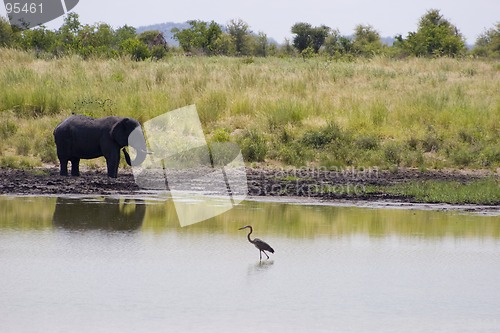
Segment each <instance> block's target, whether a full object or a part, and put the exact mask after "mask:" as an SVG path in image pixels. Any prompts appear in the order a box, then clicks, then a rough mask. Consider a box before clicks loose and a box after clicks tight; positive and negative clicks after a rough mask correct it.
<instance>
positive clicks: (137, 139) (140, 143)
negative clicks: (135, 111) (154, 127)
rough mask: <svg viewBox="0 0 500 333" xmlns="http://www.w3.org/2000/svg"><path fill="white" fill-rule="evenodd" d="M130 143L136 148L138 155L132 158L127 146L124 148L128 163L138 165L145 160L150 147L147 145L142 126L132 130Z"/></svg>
mask: <svg viewBox="0 0 500 333" xmlns="http://www.w3.org/2000/svg"><path fill="white" fill-rule="evenodd" d="M128 145H129V146H130V147H133V148H134V149H135V150H136V156H135V159H134V160H131V158H130V155H129V154H128V152H127V151H126V150H125V148H123V154H124V155H125V161H126V162H127V164H128V165H130V166H138V165H140V164H141V163H142V162H144V160H145V159H146V156H147V154H148V149H147V147H146V140H144V134H143V133H142V130H141V129H140V127H138V128H136V129H135V130H134V131H132V133H131V134H130V136H129V138H128Z"/></svg>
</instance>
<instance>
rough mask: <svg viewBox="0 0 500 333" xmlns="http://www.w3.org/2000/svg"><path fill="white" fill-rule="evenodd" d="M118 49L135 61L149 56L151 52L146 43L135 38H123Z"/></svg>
mask: <svg viewBox="0 0 500 333" xmlns="http://www.w3.org/2000/svg"><path fill="white" fill-rule="evenodd" d="M120 51H121V53H122V54H124V55H129V56H130V57H131V58H132V59H133V60H136V61H139V60H144V59H147V58H149V57H151V52H150V51H149V48H148V47H147V45H146V44H144V43H143V42H141V41H140V40H138V39H136V38H129V39H126V40H124V41H123V42H122V43H121V45H120Z"/></svg>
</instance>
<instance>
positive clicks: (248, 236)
mask: <svg viewBox="0 0 500 333" xmlns="http://www.w3.org/2000/svg"><path fill="white" fill-rule="evenodd" d="M252 232H253V230H252V229H250V232H249V233H248V235H247V238H248V241H249V242H250V243H253V240H252V239H251V238H250V235H251V234H252Z"/></svg>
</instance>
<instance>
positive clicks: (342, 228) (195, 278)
mask: <svg viewBox="0 0 500 333" xmlns="http://www.w3.org/2000/svg"><path fill="white" fill-rule="evenodd" d="M247 224H252V225H253V227H254V229H255V231H254V234H253V235H252V237H253V236H255V237H259V238H261V239H263V240H265V241H267V242H268V243H269V244H270V245H271V246H273V248H274V249H275V250H276V253H274V254H271V255H270V256H271V259H269V260H263V261H262V262H259V252H258V250H257V249H255V248H254V247H253V245H252V244H250V243H249V242H248V241H247V239H246V233H247V232H246V230H243V231H238V230H237V229H238V228H239V227H241V226H244V225H247ZM499 277H500V218H499V217H498V216H478V215H467V214H463V213H459V212H453V211H451V212H436V211H419V210H392V209H366V208H354V207H329V206H308V205H292V204H283V203H264V202H244V203H243V204H242V205H240V206H238V207H237V208H235V209H233V210H231V211H229V212H228V213H226V214H223V215H220V216H218V217H216V218H213V219H211V220H209V221H206V222H203V223H199V224H195V225H192V226H189V227H184V228H181V227H180V226H179V224H178V221H177V217H176V214H175V210H174V207H173V205H172V203H171V202H170V201H166V202H165V201H163V200H153V199H148V200H145V201H143V200H138V201H135V200H133V199H130V200H124V199H109V198H108V199H102V198H94V199H89V198H87V199H82V198H79V199H78V198H75V199H67V198H66V199H64V198H59V199H57V198H48V197H41V198H37V197H22V198H12V197H0V332H167V331H169V332H171V331H174V330H175V331H178V332H186V331H197V332H215V331H217V332H235V331H237V332H256V331H264V332H268V331H269V332H270V331H273V332H306V331H307V332H310V331H325V332H331V331H335V332H457V331H460V332H497V331H499V330H500V319H499V318H500V317H499V315H498V314H499V313H500V287H499V283H498V281H499V280H498V279H499Z"/></svg>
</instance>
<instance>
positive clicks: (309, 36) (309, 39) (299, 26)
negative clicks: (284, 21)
mask: <svg viewBox="0 0 500 333" xmlns="http://www.w3.org/2000/svg"><path fill="white" fill-rule="evenodd" d="M291 31H292V33H293V34H295V36H294V37H293V46H294V47H295V48H296V49H297V50H298V51H299V52H300V53H302V51H304V50H305V49H307V48H309V47H310V48H312V50H313V52H314V53H318V51H319V49H320V48H321V46H322V45H323V43H324V42H325V39H326V37H327V36H328V33H329V31H330V28H329V27H327V26H325V25H322V26H319V27H313V26H311V25H310V24H309V23H304V22H299V23H295V24H294V25H293V26H292V29H291Z"/></svg>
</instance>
